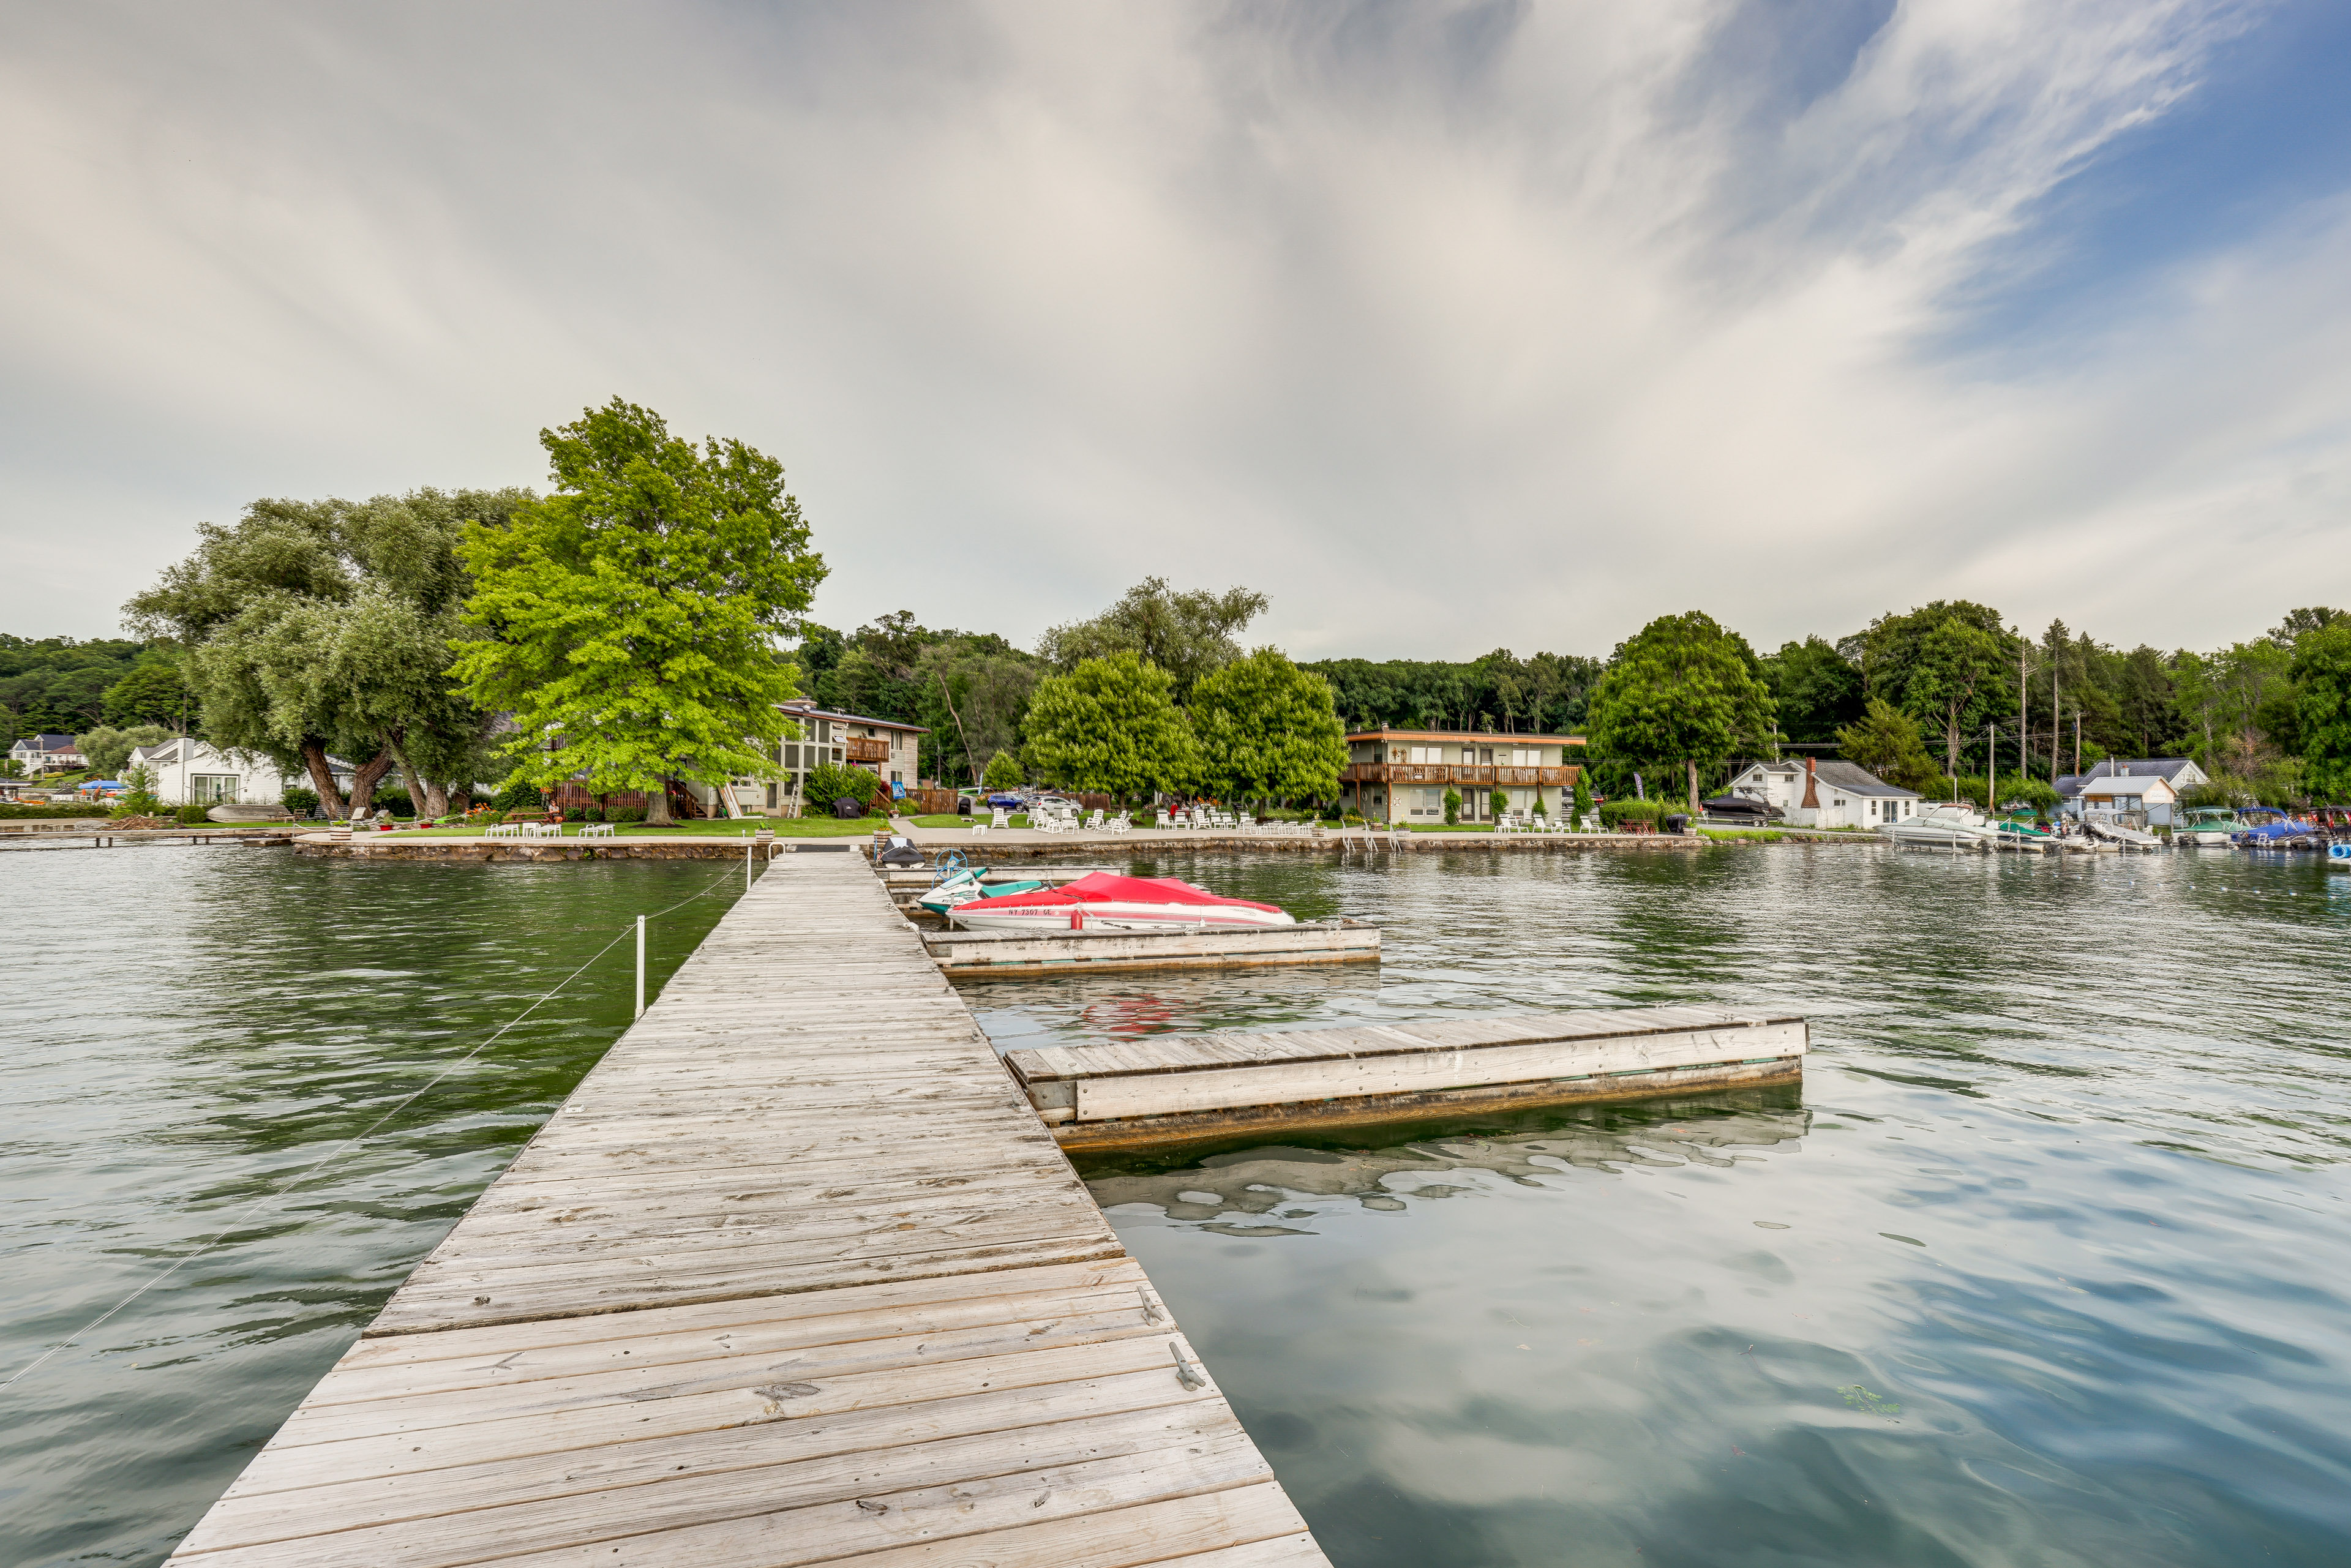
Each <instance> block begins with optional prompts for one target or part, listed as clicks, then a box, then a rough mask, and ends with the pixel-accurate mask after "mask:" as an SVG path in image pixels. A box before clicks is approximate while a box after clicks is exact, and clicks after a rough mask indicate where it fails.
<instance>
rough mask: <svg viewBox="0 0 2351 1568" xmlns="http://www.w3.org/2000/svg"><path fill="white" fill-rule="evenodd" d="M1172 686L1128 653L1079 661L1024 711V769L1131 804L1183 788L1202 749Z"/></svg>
mask: <svg viewBox="0 0 2351 1568" xmlns="http://www.w3.org/2000/svg"><path fill="white" fill-rule="evenodd" d="M1174 690H1175V679H1174V677H1173V676H1171V675H1169V674H1167V672H1166V671H1165V670H1163V669H1161V668H1159V667H1158V666H1157V665H1156V664H1147V663H1145V662H1144V659H1143V657H1142V655H1141V654H1139V653H1133V652H1123V653H1113V654H1111V655H1109V656H1108V657H1106V658H1100V659H1083V660H1081V661H1079V663H1078V666H1077V668H1075V669H1073V670H1071V672H1070V673H1069V674H1065V675H1049V676H1047V677H1046V678H1045V679H1043V680H1041V681H1040V682H1038V683H1037V692H1036V695H1035V696H1034V697H1032V698H1031V699H1030V700H1029V771H1030V772H1031V773H1032V774H1034V775H1035V776H1036V777H1038V778H1040V779H1046V780H1048V781H1050V782H1052V783H1055V784H1061V785H1064V786H1067V787H1068V788H1071V789H1084V790H1092V791H1098V792H1100V793H1102V794H1105V795H1114V796H1116V797H1118V798H1119V799H1121V800H1129V799H1133V798H1134V797H1136V796H1140V795H1147V794H1150V793H1152V792H1153V791H1155V790H1162V789H1184V788H1186V787H1187V786H1188V785H1189V784H1190V783H1191V782H1192V781H1193V779H1195V778H1196V777H1197V774H1198V771H1199V748H1198V746H1197V743H1196V742H1195V741H1194V739H1193V737H1192V727H1191V726H1190V724H1188V723H1187V722H1186V720H1185V717H1184V710H1183V709H1181V708H1179V707H1177V706H1175V697H1174Z"/></svg>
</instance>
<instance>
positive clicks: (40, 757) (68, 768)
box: [8, 735, 89, 779]
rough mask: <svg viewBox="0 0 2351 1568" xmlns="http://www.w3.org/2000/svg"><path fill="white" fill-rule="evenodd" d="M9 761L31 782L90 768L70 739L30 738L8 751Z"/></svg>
mask: <svg viewBox="0 0 2351 1568" xmlns="http://www.w3.org/2000/svg"><path fill="white" fill-rule="evenodd" d="M8 760H9V761H11V762H14V763H15V764H16V766H17V767H19V768H23V769H24V771H25V777H26V778H27V779H38V778H39V777H40V776H41V775H42V774H44V773H74V772H78V771H79V770H80V769H82V768H87V767H89V758H86V757H84V756H83V755H82V754H81V750H80V748H79V747H77V746H75V745H74V737H72V736H70V735H28V736H26V737H24V738H23V739H22V740H19V741H17V742H16V744H15V745H14V746H11V747H9V748H8Z"/></svg>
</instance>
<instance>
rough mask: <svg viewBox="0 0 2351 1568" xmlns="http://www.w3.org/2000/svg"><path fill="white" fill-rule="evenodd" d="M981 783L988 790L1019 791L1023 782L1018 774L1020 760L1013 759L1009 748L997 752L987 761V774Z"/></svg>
mask: <svg viewBox="0 0 2351 1568" xmlns="http://www.w3.org/2000/svg"><path fill="white" fill-rule="evenodd" d="M981 782H982V783H983V784H985V785H986V786H987V788H988V789H1019V787H1020V785H1021V784H1022V783H1023V782H1024V780H1023V779H1022V778H1021V773H1020V759H1019V758H1018V757H1015V756H1014V755H1013V754H1012V752H1011V750H1010V749H1009V748H1007V749H1005V750H1002V751H999V752H998V753H997V754H996V755H995V756H993V757H991V758H988V759H987V774H986V775H985V776H984V777H983V778H982V779H981Z"/></svg>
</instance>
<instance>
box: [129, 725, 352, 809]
mask: <svg viewBox="0 0 2351 1568" xmlns="http://www.w3.org/2000/svg"><path fill="white" fill-rule="evenodd" d="M131 765H132V766H134V767H136V766H141V765H143V766H145V767H146V768H149V769H151V770H152V772H153V773H154V775H155V798H156V799H157V800H162V802H164V803H165V804H166V805H172V806H275V805H277V804H278V803H279V802H280V801H282V800H285V799H286V791H287V788H288V787H289V786H295V787H299V788H301V789H308V788H309V787H310V780H309V778H308V775H297V776H296V777H294V778H291V779H289V778H287V776H286V775H285V774H283V773H282V772H280V771H279V770H278V768H277V764H276V763H275V762H272V761H271V760H269V758H266V757H263V756H261V755H259V754H257V753H246V752H227V751H222V750H221V749H220V748H218V747H215V746H214V745H213V744H212V743H211V742H210V741H205V740H199V739H197V738H196V737H194V736H192V735H183V736H175V737H172V739H170V740H159V741H157V742H156V743H155V744H154V745H152V746H141V747H136V748H135V749H133V750H132V752H131ZM327 765H328V767H329V768H330V769H332V770H333V773H334V776H335V788H336V789H340V790H342V791H344V792H345V793H347V794H348V793H349V792H350V787H351V774H352V771H353V769H352V768H351V765H350V763H348V762H345V761H342V760H341V759H340V758H332V757H330V758H328V759H327ZM387 782H389V783H396V782H397V779H389V780H387Z"/></svg>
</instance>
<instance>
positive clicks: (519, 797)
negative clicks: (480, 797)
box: [490, 775, 546, 812]
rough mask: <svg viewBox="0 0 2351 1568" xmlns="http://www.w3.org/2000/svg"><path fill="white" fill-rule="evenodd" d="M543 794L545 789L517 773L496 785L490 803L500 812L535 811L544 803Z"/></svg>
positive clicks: (544, 794)
mask: <svg viewBox="0 0 2351 1568" xmlns="http://www.w3.org/2000/svg"><path fill="white" fill-rule="evenodd" d="M545 796H546V791H545V790H543V789H540V788H539V787H538V785H536V784H534V783H532V782H531V781H530V780H529V779H525V778H522V777H520V776H519V775H517V776H516V777H515V778H512V779H507V781H506V782H505V783H504V784H502V785H500V786H498V792H497V794H496V795H495V796H493V797H492V798H491V800H490V804H491V805H493V806H496V808H497V809H498V810H499V811H501V812H506V811H536V810H538V809H539V808H540V807H541V806H543V805H544V804H546V800H545Z"/></svg>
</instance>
